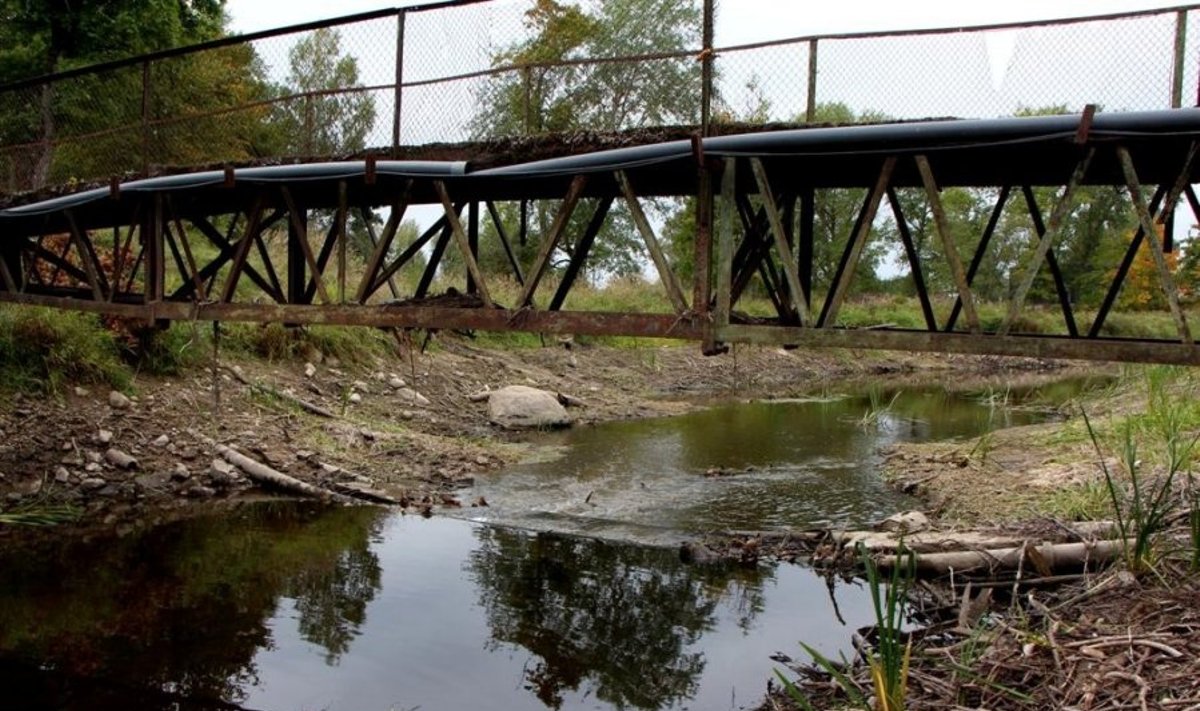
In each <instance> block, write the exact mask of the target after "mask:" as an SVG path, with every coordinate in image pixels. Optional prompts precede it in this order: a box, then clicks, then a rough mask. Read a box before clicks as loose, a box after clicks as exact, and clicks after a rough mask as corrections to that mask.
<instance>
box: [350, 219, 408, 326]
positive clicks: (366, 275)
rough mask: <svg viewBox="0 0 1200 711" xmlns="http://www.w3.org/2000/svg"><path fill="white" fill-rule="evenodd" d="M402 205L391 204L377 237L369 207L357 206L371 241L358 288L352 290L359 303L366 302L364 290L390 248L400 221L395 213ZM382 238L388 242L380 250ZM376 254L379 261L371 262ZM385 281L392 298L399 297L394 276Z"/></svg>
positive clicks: (373, 278)
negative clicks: (369, 252) (369, 251)
mask: <svg viewBox="0 0 1200 711" xmlns="http://www.w3.org/2000/svg"><path fill="white" fill-rule="evenodd" d="M404 207H405V206H404V205H397V204H393V205H392V209H391V210H390V211H389V214H388V221H387V222H386V223H385V224H384V226H383V234H382V235H380V236H379V237H376V236H375V228H374V226H372V224H371V222H372V220H373V219H374V214H373V213H372V212H371V208H369V207H359V208H358V215H359V217H361V218H362V222H363V228H364V229H366V231H367V240H368V241H369V242H370V243H371V254H370V255H369V256H368V262H367V265H366V269H365V270H364V272H363V276H362V281H361V282H359V285H358V289H357V290H356V291H355V292H354V300H355V301H357V302H359V303H360V304H361V303H366V297H365V296H364V292H365V291H366V290H367V289H369V288H370V286H371V284H372V283H373V282H374V280H375V275H376V274H377V273H378V272H379V267H380V264H381V263H382V260H383V258H384V257H386V256H387V252H388V249H390V248H391V242H392V240H393V238H394V237H395V235H396V227H397V226H399V224H400V222H399V220H400V215H398V214H397V213H398V212H399V213H401V214H402V213H403V211H404ZM393 216H395V217H396V219H395V220H393V219H392V217H393ZM389 229H390V230H391V234H390V235H389V234H388V231H389ZM384 239H386V240H387V242H388V243H389V244H388V246H387V247H385V248H384V249H383V250H382V251H380V249H379V244H380V242H381V241H383V240H384ZM376 254H378V255H379V257H378V258H379V260H380V261H379V262H376V263H372V262H371V260H374V259H375V258H376V257H375V255H376ZM386 281H387V285H388V289H389V290H391V292H392V298H393V299H398V298H400V287H398V286H396V280H395V278H393V277H388V278H387V279H386Z"/></svg>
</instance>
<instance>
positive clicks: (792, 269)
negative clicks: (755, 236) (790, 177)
mask: <svg viewBox="0 0 1200 711" xmlns="http://www.w3.org/2000/svg"><path fill="white" fill-rule="evenodd" d="M750 169H751V170H752V171H753V172H754V180H755V181H756V182H757V184H758V196H759V199H761V200H762V204H763V210H765V211H766V213H767V224H768V226H769V227H770V230H771V234H772V235H773V236H774V238H775V251H777V252H778V253H779V260H780V261H781V262H783V274H784V277H785V278H786V279H787V285H788V291H790V292H791V297H792V305H793V306H795V308H796V311H797V313H798V314H799V316H800V325H801V326H807V325H808V324H809V322H810V321H811V320H812V315H811V314H810V313H809V308H808V300H807V299H805V298H804V286H803V285H802V284H801V283H800V272H799V270H798V269H797V268H796V258H795V256H793V255H792V248H791V245H790V244H788V236H787V233H786V231H785V230H784V228H783V219H782V217H781V216H780V214H779V207H778V206H777V205H776V204H775V196H774V194H773V193H772V192H771V181H770V180H769V179H768V178H767V169H766V167H764V166H763V162H762V160H761V159H759V158H751V159H750Z"/></svg>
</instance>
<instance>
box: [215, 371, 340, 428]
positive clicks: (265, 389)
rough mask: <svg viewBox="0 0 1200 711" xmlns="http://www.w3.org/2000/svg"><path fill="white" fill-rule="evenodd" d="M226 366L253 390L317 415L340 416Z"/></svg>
mask: <svg viewBox="0 0 1200 711" xmlns="http://www.w3.org/2000/svg"><path fill="white" fill-rule="evenodd" d="M224 367H225V370H226V371H227V372H229V373H230V374H231V375H233V377H234V378H236V379H237V381H238V382H239V383H241V384H242V385H245V386H246V387H248V388H250V389H251V390H256V391H258V392H262V393H266V394H267V395H270V396H272V397H277V398H279V399H280V400H284V401H286V402H290V403H292V404H293V405H295V406H296V407H299V408H300V409H301V410H304V411H305V412H311V413H312V414H314V415H317V416H319V417H327V418H329V419H332V420H336V419H337V418H338V416H337V415H336V414H335V413H334V412H332V411H331V410H327V409H325V408H323V407H321V406H320V405H318V404H316V403H312V402H309V401H308V400H304V399H302V398H298V397H296V396H295V395H290V394H288V393H285V392H283V391H282V390H276V389H275V388H273V387H271V386H270V385H263V384H262V383H256V382H254V381H252V380H250V379H249V378H247V377H246V376H245V375H243V374H242V372H241V371H240V370H237V369H235V368H230V367H228V366H224Z"/></svg>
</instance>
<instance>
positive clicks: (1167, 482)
mask: <svg viewBox="0 0 1200 711" xmlns="http://www.w3.org/2000/svg"><path fill="white" fill-rule="evenodd" d="M1152 385H1153V382H1152ZM1151 395H1152V398H1151V399H1152V401H1153V399H1154V393H1153V392H1152V394H1151ZM1150 409H1151V411H1153V410H1154V409H1155V407H1154V406H1153V405H1152V406H1151V408H1150ZM1082 412H1083V422H1084V425H1085V426H1086V427H1087V431H1088V435H1089V436H1090V437H1091V440H1092V445H1093V446H1094V447H1095V449H1096V454H1097V456H1098V457H1099V459H1100V469H1101V471H1102V472H1103V474H1104V486H1105V488H1106V490H1107V491H1108V496H1109V500H1110V502H1111V503H1112V508H1113V516H1114V518H1115V520H1116V524H1117V531H1118V533H1119V534H1120V536H1121V555H1122V558H1123V560H1124V563H1125V566H1126V567H1127V568H1128V569H1129V571H1130V572H1132V573H1134V574H1135V575H1136V574H1142V573H1146V572H1149V571H1151V570H1153V569H1154V567H1155V565H1156V563H1157V562H1158V559H1159V550H1158V545H1157V544H1158V538H1159V535H1160V534H1161V533H1162V532H1163V530H1164V529H1165V528H1166V526H1167V514H1168V513H1169V511H1170V508H1171V503H1170V494H1171V487H1172V484H1173V483H1174V480H1175V476H1176V474H1177V473H1178V472H1179V471H1180V469H1181V468H1182V466H1183V464H1185V463H1186V461H1187V460H1188V459H1189V458H1190V456H1191V450H1192V448H1193V446H1194V445H1195V443H1196V440H1195V438H1193V439H1192V440H1191V441H1190V442H1188V443H1187V444H1186V445H1185V444H1183V440H1182V438H1181V437H1180V432H1179V430H1178V428H1177V425H1178V420H1177V419H1176V418H1174V417H1173V416H1170V415H1167V414H1165V413H1161V412H1160V413H1159V415H1161V416H1163V418H1164V419H1162V420H1161V424H1162V425H1163V426H1164V427H1165V428H1166V429H1164V430H1163V432H1162V434H1163V435H1164V437H1165V440H1166V446H1167V456H1168V462H1167V471H1166V474H1165V475H1164V476H1162V477H1159V478H1158V479H1157V480H1150V481H1148V480H1147V477H1146V475H1145V473H1144V472H1142V461H1141V460H1140V459H1139V458H1138V443H1137V439H1136V438H1135V436H1134V432H1135V428H1136V426H1137V422H1136V420H1135V419H1134V418H1129V419H1126V420H1125V421H1124V422H1123V423H1122V426H1121V428H1120V437H1121V440H1120V443H1119V445H1120V451H1119V458H1120V460H1121V463H1122V465H1123V467H1124V469H1125V472H1126V474H1127V475H1128V476H1129V487H1128V491H1126V487H1123V486H1120V485H1119V484H1118V483H1117V481H1116V479H1115V478H1114V477H1113V473H1112V471H1110V470H1109V467H1108V464H1107V462H1106V461H1105V457H1104V450H1103V448H1101V446H1100V439H1099V437H1098V436H1097V434H1096V430H1095V428H1093V427H1092V423H1091V420H1089V419H1088V416H1087V412H1086V411H1082Z"/></svg>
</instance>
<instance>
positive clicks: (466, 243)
mask: <svg viewBox="0 0 1200 711" xmlns="http://www.w3.org/2000/svg"><path fill="white" fill-rule="evenodd" d="M433 189H434V190H435V191H436V192H437V195H438V198H439V199H441V201H442V210H443V211H444V212H445V216H446V222H447V223H448V224H449V225H450V234H451V235H452V236H453V238H454V242H455V243H456V244H457V245H458V251H459V252H461V253H462V257H463V261H465V262H466V263H467V273H468V274H470V275H471V279H472V281H473V282H474V284H473V286H474V287H475V288H476V289H478V290H479V298H480V299H482V300H483V305H484V306H486V307H488V308H491V307H492V296H491V294H489V293H488V288H487V283H486V282H485V281H484V280H483V272H482V271H481V270H480V269H479V264H478V263H477V262H476V261H475V255H474V253H473V251H472V249H471V240H470V238H469V237H468V236H467V233H466V231H465V230H463V226H462V222H460V221H459V219H458V212H457V211H456V210H455V209H454V204H453V203H451V202H450V193H448V192H447V191H446V184H445V183H444V182H442V181H440V180H435V181H433ZM471 286H472V285H471V284H468V289H467V293H471V289H470V287H471Z"/></svg>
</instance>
